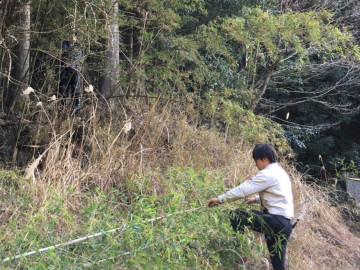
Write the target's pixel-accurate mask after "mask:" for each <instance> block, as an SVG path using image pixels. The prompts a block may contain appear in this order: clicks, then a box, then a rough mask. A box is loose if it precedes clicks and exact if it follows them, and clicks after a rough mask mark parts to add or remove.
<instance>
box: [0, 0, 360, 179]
mask: <svg viewBox="0 0 360 270" xmlns="http://www.w3.org/2000/svg"><path fill="white" fill-rule="evenodd" d="M318 2H319V3H318ZM318 2H316V3H310V2H306V1H305V2H299V1H245V0H244V1H240V0H239V1H215V0H189V1H185V2H184V1H179V0H171V1H160V0H146V1H137V0H131V1H114V0H98V1H70V0H67V1H55V0H47V1H38V0H32V1H2V2H1V16H2V21H1V35H2V37H3V39H2V42H1V45H0V55H1V57H2V59H3V61H2V65H1V67H0V69H1V70H0V71H1V73H2V75H3V76H2V77H1V79H0V86H1V88H0V91H1V97H2V99H1V101H2V102H1V110H2V112H3V113H5V114H6V116H4V119H5V120H4V121H5V122H6V123H7V121H8V119H9V118H10V119H11V121H10V122H11V124H10V125H11V126H13V125H15V124H14V123H16V121H18V124H17V125H16V127H13V128H12V132H13V133H15V134H17V135H16V136H15V138H16V139H15V141H13V140H10V142H7V139H6V138H3V139H2V144H3V145H7V144H10V145H13V146H12V147H13V149H12V151H13V154H12V156H13V162H16V153H15V152H16V151H15V149H17V148H18V147H20V146H19V145H18V140H19V138H20V135H21V134H23V131H24V129H26V127H25V126H24V125H23V119H24V118H28V119H29V118H30V115H33V110H32V109H29V108H28V107H26V106H25V105H24V102H23V101H22V99H21V95H20V94H21V92H22V91H23V90H24V89H26V88H27V87H28V86H31V87H32V88H33V89H35V91H36V93H37V94H38V95H37V96H38V99H39V100H38V101H41V102H44V103H45V102H48V100H49V98H50V97H51V96H52V95H53V94H55V95H56V94H57V93H58V83H59V70H60V69H59V64H60V63H59V59H60V57H61V48H60V47H61V41H62V40H64V39H67V38H68V36H69V34H70V33H75V34H76V35H77V37H78V41H79V44H80V47H81V49H82V50H83V52H84V53H83V58H82V71H81V77H82V84H83V87H82V88H86V87H88V86H89V85H92V86H94V88H95V90H97V91H98V93H99V94H103V96H105V97H106V98H110V101H111V104H115V103H116V102H119V101H120V102H121V103H126V102H128V101H129V100H132V98H134V97H139V98H144V97H147V98H148V97H153V96H163V97H165V96H166V97H169V98H170V99H175V100H177V102H179V104H182V106H184V109H185V108H186V103H188V102H190V103H192V104H195V109H196V110H198V111H200V112H201V114H202V115H203V120H202V123H199V124H200V125H208V126H216V127H218V128H220V130H227V129H228V128H229V126H232V125H234V124H235V125H236V124H239V123H241V122H243V121H244V120H243V119H242V117H241V116H240V114H239V113H231V111H234V110H235V111H237V112H240V111H242V110H244V111H243V112H244V114H245V115H248V114H249V113H251V112H249V111H252V112H256V113H262V114H264V115H265V117H269V118H271V119H272V120H274V121H276V122H279V123H280V124H282V125H283V127H284V130H285V136H286V137H287V138H288V140H289V142H290V143H291V145H292V147H293V148H294V150H295V152H296V153H298V157H299V160H300V161H301V162H303V163H304V164H309V165H311V166H313V165H315V166H320V167H321V166H322V164H320V163H319V162H320V161H319V160H318V156H319V155H321V156H322V158H323V159H324V160H325V163H326V167H327V168H328V169H333V168H334V164H336V163H337V160H339V159H340V160H341V159H343V158H345V163H349V162H351V160H354V161H356V162H357V161H358V160H359V159H360V157H359V146H358V145H359V144H358V139H357V137H356V135H354V133H353V132H351V131H350V130H352V129H353V127H354V126H358V125H359V122H358V115H359V109H358V108H359V79H358V78H359V77H358V74H359V73H358V71H359V65H358V59H359V46H358V45H357V43H358V41H357V40H356V39H355V40H354V38H353V35H352V31H353V32H354V33H356V31H357V27H356V18H355V17H354V16H352V15H351V13H349V12H350V10H353V11H354V12H355V11H358V10H359V5H358V4H356V1H355V2H354V1H351V3H348V5H345V3H343V4H342V2H337V1H325V2H326V3H325V2H324V3H322V2H321V1H318ZM335 2H336V3H335ZM115 5H116V8H117V9H118V12H115V13H114V12H113V11H114V10H115V9H114V8H115ZM342 5H343V6H342ZM26 7H28V9H27V10H26V9H25V8H26ZM326 9H328V10H326ZM29 12H30V18H29V20H26V18H27V17H26V16H27V15H28V14H29ZM349 14H350V15H349ZM345 16H347V17H345ZM111 25H116V26H117V27H118V29H119V30H118V31H119V34H120V35H119V40H118V41H119V43H118V45H117V46H118V48H114V47H113V46H112V45H111V44H112V38H113V37H114V36H115V32H112V31H115V30H112V29H117V28H111V27H109V26H111ZM109 44H110V45H109ZM26 46H28V47H26ZM114 46H115V45H114ZM24 51H25V52H26V53H25V54H24ZM109 53H110V54H109ZM114 53H115V54H117V56H116V57H118V60H117V59H114V61H113V63H115V65H116V71H115V72H114V70H111V68H109V61H111V60H112V56H111V55H114ZM21 65H23V69H24V70H23V71H22V72H18V70H19V68H20V69H21V67H20V66H21ZM110 66H111V65H110ZM106 78H111V80H112V81H113V89H112V92H111V94H110V95H109V93H107V92H106V90H104V87H103V81H104V79H106ZM83 95H84V97H85V98H86V97H87V94H86V93H85V92H84V93H83ZM85 104H86V101H85ZM309 112H311V113H309ZM10 115H17V116H18V117H17V118H15V119H14V118H11V117H10ZM289 115H290V117H289ZM20 123H21V124H20ZM6 126H8V125H6ZM343 138H346V140H344V139H343ZM14 153H15V154H14ZM313 173H316V170H314V171H313Z"/></svg>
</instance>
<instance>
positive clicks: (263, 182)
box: [218, 163, 294, 219]
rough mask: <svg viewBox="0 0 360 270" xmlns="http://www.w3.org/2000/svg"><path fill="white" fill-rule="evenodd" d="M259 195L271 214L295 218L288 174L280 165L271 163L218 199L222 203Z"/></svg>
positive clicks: (258, 197) (257, 198)
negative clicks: (255, 194)
mask: <svg viewBox="0 0 360 270" xmlns="http://www.w3.org/2000/svg"><path fill="white" fill-rule="evenodd" d="M254 193H258V194H259V196H256V200H257V202H260V203H261V205H262V207H264V208H266V209H267V210H268V212H269V213H270V214H273V215H281V216H283V217H286V218H288V219H292V218H293V217H294V204H293V195H292V191H291V182H290V179H289V176H288V174H287V173H286V172H285V171H284V169H283V168H282V167H281V166H280V165H279V164H278V163H271V164H269V165H268V166H266V168H265V169H263V170H261V171H259V172H258V173H257V174H256V175H255V176H254V177H252V178H251V179H250V180H246V181H244V182H242V183H241V184H240V185H239V186H237V187H235V188H233V189H231V190H229V191H228V192H226V193H224V194H222V195H220V196H219V197H218V199H219V201H220V203H223V202H226V201H234V200H238V199H240V198H245V197H247V196H249V195H251V194H254Z"/></svg>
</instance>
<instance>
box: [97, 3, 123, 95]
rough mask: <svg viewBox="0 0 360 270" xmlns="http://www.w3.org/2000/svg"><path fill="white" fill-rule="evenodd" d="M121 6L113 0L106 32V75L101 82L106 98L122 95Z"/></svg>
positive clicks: (102, 91)
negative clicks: (120, 79)
mask: <svg viewBox="0 0 360 270" xmlns="http://www.w3.org/2000/svg"><path fill="white" fill-rule="evenodd" d="M118 12H119V4H118V3H117V1H116V0H111V7H110V12H109V14H108V16H107V19H106V28H107V29H106V30H107V33H108V37H107V42H106V54H105V59H104V62H105V75H104V77H103V78H102V82H101V93H102V94H103V95H104V97H105V98H109V97H110V96H111V95H112V94H122V89H121V86H120V85H119V75H120V70H119V64H120V41H119V25H118V22H117V17H118Z"/></svg>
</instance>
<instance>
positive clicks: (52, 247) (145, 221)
mask: <svg viewBox="0 0 360 270" xmlns="http://www.w3.org/2000/svg"><path fill="white" fill-rule="evenodd" d="M202 208H205V206H200V207H197V208H193V209H189V210H184V211H180V212H176V213H173V214H168V215H163V216H159V217H156V218H151V219H148V220H144V221H142V222H143V223H149V222H153V221H156V220H160V219H163V218H166V217H171V216H174V215H180V214H184V213H189V212H194V211H198V210H200V209H202ZM121 228H122V227H118V228H115V229H111V230H108V231H105V232H99V233H95V234H92V235H88V236H84V237H81V238H78V239H74V240H71V241H68V242H66V243H60V244H57V245H53V246H49V247H45V248H41V249H39V250H33V251H30V252H26V253H24V254H20V255H16V256H14V257H8V258H6V259H5V260H3V263H4V262H8V261H11V260H16V259H19V258H22V257H29V256H31V255H34V254H37V253H39V254H40V253H42V252H44V251H47V250H52V249H56V248H61V247H65V246H69V245H72V244H76V243H80V242H83V241H85V240H88V239H91V238H94V237H97V236H100V235H103V234H107V233H113V232H116V231H119V230H120V229H121Z"/></svg>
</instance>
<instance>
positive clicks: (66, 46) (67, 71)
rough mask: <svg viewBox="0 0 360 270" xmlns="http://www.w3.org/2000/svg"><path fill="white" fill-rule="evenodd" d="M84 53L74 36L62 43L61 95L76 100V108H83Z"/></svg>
mask: <svg viewBox="0 0 360 270" xmlns="http://www.w3.org/2000/svg"><path fill="white" fill-rule="evenodd" d="M81 56H82V51H81V50H80V48H79V47H78V44H77V38H76V36H75V35H72V36H71V37H70V38H69V40H65V41H63V42H62V55H61V71H60V85H59V93H60V95H62V96H63V97H71V98H72V99H73V100H74V103H73V105H74V108H75V110H78V109H80V108H81V97H80V94H81V93H80V61H81Z"/></svg>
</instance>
